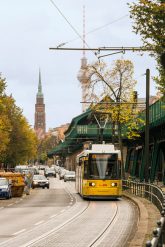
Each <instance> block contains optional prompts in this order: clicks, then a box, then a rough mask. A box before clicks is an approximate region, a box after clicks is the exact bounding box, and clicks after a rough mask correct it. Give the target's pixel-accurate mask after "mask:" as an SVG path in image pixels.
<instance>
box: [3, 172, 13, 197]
mask: <svg viewBox="0 0 165 247" xmlns="http://www.w3.org/2000/svg"><path fill="white" fill-rule="evenodd" d="M11 197H12V193H11V181H10V180H8V179H7V178H2V177H1V178H0V198H6V199H9V198H11Z"/></svg>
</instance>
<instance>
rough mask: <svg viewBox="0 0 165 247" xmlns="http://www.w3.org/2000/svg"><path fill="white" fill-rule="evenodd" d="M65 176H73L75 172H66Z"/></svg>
mask: <svg viewBox="0 0 165 247" xmlns="http://www.w3.org/2000/svg"><path fill="white" fill-rule="evenodd" d="M66 175H75V172H74V171H71V172H67V173H66Z"/></svg>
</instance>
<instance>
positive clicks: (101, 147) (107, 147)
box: [77, 144, 121, 159]
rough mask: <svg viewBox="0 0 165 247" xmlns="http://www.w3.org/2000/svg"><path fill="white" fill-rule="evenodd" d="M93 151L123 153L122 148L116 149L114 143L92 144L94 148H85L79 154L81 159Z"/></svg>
mask: <svg viewBox="0 0 165 247" xmlns="http://www.w3.org/2000/svg"><path fill="white" fill-rule="evenodd" d="M91 153H95V154H96V153H98V154H100V153H104V154H112V153H117V154H119V156H120V155H121V152H120V150H116V149H115V148H114V145H113V144H92V149H85V150H83V151H82V152H81V153H80V154H78V155H77V158H78V159H79V158H80V157H82V156H87V155H88V154H91Z"/></svg>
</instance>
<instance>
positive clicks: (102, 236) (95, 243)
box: [88, 204, 118, 247]
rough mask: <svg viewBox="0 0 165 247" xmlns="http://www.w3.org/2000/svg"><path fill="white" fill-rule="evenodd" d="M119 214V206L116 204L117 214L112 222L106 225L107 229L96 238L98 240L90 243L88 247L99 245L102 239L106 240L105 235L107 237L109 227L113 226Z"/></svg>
mask: <svg viewBox="0 0 165 247" xmlns="http://www.w3.org/2000/svg"><path fill="white" fill-rule="evenodd" d="M117 213H118V206H117V204H116V211H115V213H114V215H113V217H112V219H111V220H110V222H109V223H108V224H107V225H106V227H105V228H104V229H103V231H102V232H101V233H100V234H99V235H98V236H97V237H96V239H95V240H93V242H92V243H90V244H89V245H88V247H94V246H97V243H98V242H100V239H101V238H104V235H106V233H107V231H108V229H109V227H110V226H111V224H112V223H113V222H114V220H115V217H116V215H117Z"/></svg>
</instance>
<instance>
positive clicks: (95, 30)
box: [60, 15, 129, 47]
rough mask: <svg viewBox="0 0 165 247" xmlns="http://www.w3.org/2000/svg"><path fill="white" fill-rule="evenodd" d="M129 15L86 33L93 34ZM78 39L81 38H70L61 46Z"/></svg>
mask: <svg viewBox="0 0 165 247" xmlns="http://www.w3.org/2000/svg"><path fill="white" fill-rule="evenodd" d="M127 16H129V15H124V16H122V17H120V18H118V19H116V20H114V21H111V22H108V23H106V24H104V25H103V26H100V27H97V28H95V29H93V30H91V31H89V32H87V33H86V35H89V34H91V33H94V32H97V31H99V30H101V29H103V28H105V27H107V26H109V25H111V24H113V23H115V22H118V21H120V20H122V19H124V18H126V17H127ZM78 39H79V38H74V39H71V40H69V41H66V42H64V43H62V44H60V47H61V46H63V45H66V44H68V43H70V42H73V41H75V40H78Z"/></svg>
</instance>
